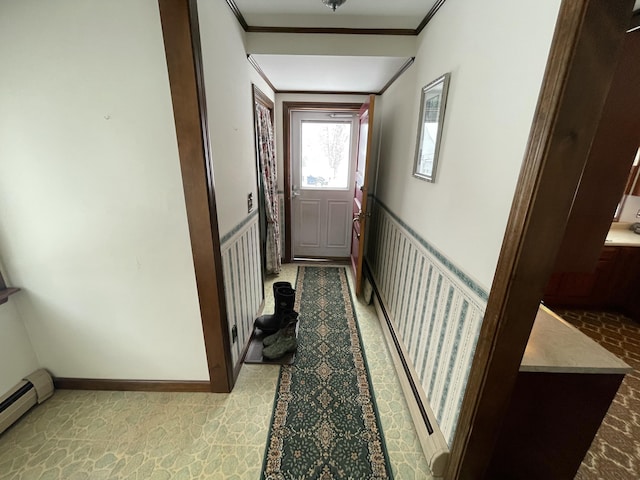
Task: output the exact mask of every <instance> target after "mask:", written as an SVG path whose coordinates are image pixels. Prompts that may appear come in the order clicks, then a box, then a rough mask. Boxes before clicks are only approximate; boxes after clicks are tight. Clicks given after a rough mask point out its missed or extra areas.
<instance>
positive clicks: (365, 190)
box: [351, 94, 376, 296]
mask: <svg viewBox="0 0 640 480" xmlns="http://www.w3.org/2000/svg"><path fill="white" fill-rule="evenodd" d="M367 102H368V103H366V102H365V103H363V104H362V105H361V106H360V110H359V111H358V135H359V134H360V118H361V112H363V110H364V108H365V105H367V107H366V108H367V125H368V127H367V128H368V135H367V145H366V146H365V148H366V155H365V160H364V180H363V181H362V204H361V205H360V212H361V214H362V215H361V219H360V238H358V262H357V264H356V266H355V267H356V271H355V272H353V274H354V277H355V278H354V283H355V286H354V290H355V292H356V295H357V296H360V294H361V293H362V275H363V271H364V268H363V267H364V249H365V241H366V235H367V225H368V223H369V220H368V211H369V202H368V200H369V167H370V163H369V162H370V161H371V149H372V147H373V137H374V132H373V121H374V115H375V110H376V96H375V95H373V94H372V95H369V98H368V100H367ZM359 144H360V139H358V145H359ZM356 154H358V155H359V154H360V152H359V151H358V152H356ZM356 162H357V160H356ZM351 242H353V230H352V231H351ZM351 255H352V256H353V252H351ZM352 258H353V257H352Z"/></svg>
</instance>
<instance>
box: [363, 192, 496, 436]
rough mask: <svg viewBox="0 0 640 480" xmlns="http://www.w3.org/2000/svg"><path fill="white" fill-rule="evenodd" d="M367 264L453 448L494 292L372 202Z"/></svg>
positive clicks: (385, 208)
mask: <svg viewBox="0 0 640 480" xmlns="http://www.w3.org/2000/svg"><path fill="white" fill-rule="evenodd" d="M373 200H374V201H373V202H372V203H373V208H372V210H373V212H372V213H373V215H372V222H371V229H370V232H369V236H370V238H369V240H370V242H371V244H370V246H369V250H368V252H367V262H368V264H369V266H370V268H371V270H372V274H373V277H374V278H373V280H374V282H375V283H376V286H377V289H378V291H379V293H380V296H381V299H382V303H383V306H384V308H385V310H386V312H387V314H388V316H389V317H390V320H391V323H392V327H393V329H394V331H395V334H396V336H397V337H398V339H399V340H400V341H401V342H402V344H403V348H404V350H405V352H407V356H408V357H409V358H406V360H407V361H408V362H411V364H412V367H413V371H414V372H415V375H416V376H417V377H418V378H413V381H414V383H415V384H416V385H418V386H421V387H422V389H423V390H424V392H423V393H424V396H425V397H426V398H427V399H428V402H429V406H430V408H431V410H432V411H433V413H434V415H435V419H436V421H437V424H438V427H439V428H440V430H441V432H442V433H443V435H444V438H445V440H446V441H447V443H448V445H449V446H451V442H452V440H453V434H454V433H455V428H456V424H457V421H458V416H459V414H460V407H461V405H462V398H463V395H464V391H465V388H466V384H467V379H468V376H469V370H470V367H471V362H472V359H473V353H474V351H475V347H476V342H477V340H478V335H479V332H480V325H481V323H482V319H483V316H484V312H485V309H486V304H487V297H488V295H487V292H486V291H485V290H484V289H483V288H482V287H481V286H479V285H478V284H477V283H476V282H475V281H474V280H472V279H471V278H469V277H468V276H467V275H466V274H465V273H464V272H463V271H462V270H460V269H459V268H457V267H456V266H455V265H453V264H452V263H451V262H450V261H449V260H448V259H447V258H446V257H445V256H444V255H442V254H441V253H440V252H439V251H437V250H436V249H435V248H434V247H433V246H431V245H430V244H429V243H428V242H427V241H425V240H424V239H422V238H421V237H419V236H418V235H417V234H416V233H415V232H414V231H413V230H412V229H411V228H410V227H409V226H408V225H407V224H405V223H404V222H403V221H402V220H400V219H399V218H398V217H397V216H396V215H395V214H393V213H392V212H391V211H390V210H389V209H388V208H387V207H386V206H385V205H384V204H382V203H381V202H379V201H376V200H375V198H373Z"/></svg>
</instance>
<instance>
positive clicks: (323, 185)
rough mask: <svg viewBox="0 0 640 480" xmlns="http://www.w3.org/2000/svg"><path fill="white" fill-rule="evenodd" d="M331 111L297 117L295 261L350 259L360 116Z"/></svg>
mask: <svg viewBox="0 0 640 480" xmlns="http://www.w3.org/2000/svg"><path fill="white" fill-rule="evenodd" d="M331 113H332V112H329V111H324V112H318V111H312V112H310V111H299V112H298V111H296V112H293V113H292V118H291V164H292V165H291V174H292V179H291V183H292V185H293V192H292V193H293V194H292V209H293V215H292V216H293V219H294V222H293V231H292V239H293V242H292V243H293V256H294V257H320V258H322V257H348V256H349V254H350V251H351V222H352V218H351V210H352V209H351V202H352V199H353V191H352V188H353V182H354V175H355V163H356V162H355V156H356V153H357V140H358V139H357V135H358V118H357V115H356V114H355V113H354V114H353V115H350V114H349V113H345V112H344V111H343V112H340V113H337V114H336V115H334V116H331V115H330V114H331Z"/></svg>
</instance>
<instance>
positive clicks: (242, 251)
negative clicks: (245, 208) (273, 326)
mask: <svg viewBox="0 0 640 480" xmlns="http://www.w3.org/2000/svg"><path fill="white" fill-rule="evenodd" d="M259 230H260V229H259V226H258V215H257V211H255V212H254V213H253V214H251V215H249V216H248V217H247V218H245V219H244V220H243V221H242V222H241V223H240V224H239V225H238V226H236V227H235V228H234V229H233V230H232V231H231V232H229V233H228V234H227V235H225V236H224V237H223V238H222V240H221V251H222V271H223V274H224V296H225V299H226V302H227V316H228V319H229V340H230V341H231V354H232V358H233V365H234V366H236V365H237V363H238V361H239V360H240V355H241V354H242V352H243V351H244V348H245V346H246V345H247V342H248V341H249V338H250V337H251V332H252V331H253V321H254V320H255V318H256V314H257V313H258V310H259V309H260V305H261V304H262V300H263V295H262V275H261V271H260V270H261V263H262V262H261V259H260V235H259ZM234 325H236V326H237V327H238V338H237V340H236V342H235V343H233V342H232V334H231V329H232V328H233V326H234Z"/></svg>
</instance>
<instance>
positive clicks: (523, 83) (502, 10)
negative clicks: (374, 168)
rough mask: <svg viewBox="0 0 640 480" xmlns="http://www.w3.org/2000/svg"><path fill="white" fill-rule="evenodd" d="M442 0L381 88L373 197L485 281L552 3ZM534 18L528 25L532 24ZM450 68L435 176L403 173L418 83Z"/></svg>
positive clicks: (520, 150) (534, 94) (532, 99)
mask: <svg viewBox="0 0 640 480" xmlns="http://www.w3.org/2000/svg"><path fill="white" fill-rule="evenodd" d="M559 4H560V1H559V0H552V1H548V2H538V3H536V4H535V5H530V7H531V8H529V9H528V10H527V14H526V15H522V12H521V8H522V7H521V6H519V5H518V4H517V2H516V3H513V4H511V3H505V2H504V1H500V0H488V1H486V2H467V1H463V0H448V1H447V2H446V3H445V4H444V5H443V6H442V8H441V9H440V10H439V11H438V13H437V15H436V16H435V17H434V19H433V20H432V21H431V22H430V23H429V24H428V25H427V27H426V29H425V30H424V31H423V32H422V34H421V36H420V38H419V47H418V55H417V57H416V62H415V63H414V65H413V66H412V67H411V68H410V69H409V71H408V72H406V73H405V74H404V75H403V76H402V77H401V78H400V80H399V81H397V82H396V83H395V84H394V85H393V86H392V87H391V88H390V89H389V90H388V92H387V93H385V95H384V96H383V99H384V108H383V137H382V149H381V165H380V179H379V181H378V196H379V197H380V198H381V200H382V201H383V202H384V203H385V204H386V205H387V206H388V207H389V208H390V209H391V210H392V211H393V212H394V213H395V214H397V215H398V216H399V217H400V218H401V219H402V220H403V221H405V222H406V223H408V224H409V225H410V226H411V227H412V228H413V229H414V230H415V231H416V232H417V233H418V234H419V235H420V236H422V237H423V238H424V239H425V240H427V241H428V242H429V243H431V244H432V245H433V246H434V247H436V248H437V249H438V250H439V251H440V252H442V253H443V254H444V255H445V256H446V257H447V258H449V259H450V260H451V261H452V262H453V263H454V264H456V265H457V266H458V267H460V268H462V269H463V271H465V272H466V273H467V274H468V275H470V276H471V277H472V278H474V279H476V280H477V281H479V282H480V284H481V285H483V286H484V287H485V288H487V289H488V288H489V287H490V285H491V282H492V278H493V274H494V271H495V267H496V264H497V259H498V255H499V251H500V246H501V243H502V238H503V235H504V229H505V226H506V222H507V217H508V214H509V211H510V209H511V202H512V198H513V193H514V189H515V184H516V180H517V176H518V173H519V170H520V166H521V164H522V159H523V155H524V151H525V146H526V142H527V139H528V136H529V129H530V125H531V121H532V118H533V113H534V109H535V105H536V102H537V98H538V93H539V89H540V85H541V80H542V75H543V73H544V68H545V64H546V60H547V55H548V52H549V46H550V42H551V38H552V34H553V29H554V26H555V21H556V17H557V13H558V9H559ZM532 26H534V27H535V28H532ZM445 72H451V84H450V87H449V99H448V101H447V106H446V118H445V124H444V130H443V137H442V147H441V149H440V161H439V166H438V172H437V178H436V183H427V182H424V181H421V180H418V179H416V178H413V177H412V170H413V160H414V154H415V144H416V140H415V139H416V131H417V124H418V113H419V102H420V89H421V87H422V86H424V85H426V84H427V83H429V82H430V81H432V80H434V79H435V78H437V77H438V76H440V75H442V74H443V73H445Z"/></svg>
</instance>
